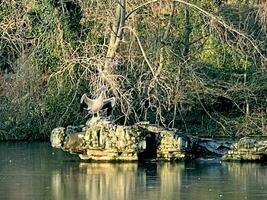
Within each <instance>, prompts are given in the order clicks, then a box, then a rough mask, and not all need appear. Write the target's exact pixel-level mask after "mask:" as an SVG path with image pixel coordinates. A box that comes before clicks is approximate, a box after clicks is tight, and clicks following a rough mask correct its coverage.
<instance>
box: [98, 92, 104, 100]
mask: <svg viewBox="0 0 267 200" xmlns="http://www.w3.org/2000/svg"><path fill="white" fill-rule="evenodd" d="M98 98H99V99H102V100H103V99H104V98H105V92H104V91H101V93H100V95H99V97H98Z"/></svg>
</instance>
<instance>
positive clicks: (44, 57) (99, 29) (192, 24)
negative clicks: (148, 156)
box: [0, 0, 267, 140]
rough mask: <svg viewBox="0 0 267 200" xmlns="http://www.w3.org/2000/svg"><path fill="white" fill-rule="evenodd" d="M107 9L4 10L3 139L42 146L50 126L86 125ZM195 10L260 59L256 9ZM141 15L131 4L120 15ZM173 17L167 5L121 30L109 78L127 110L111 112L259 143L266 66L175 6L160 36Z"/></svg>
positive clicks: (45, 4)
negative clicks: (83, 101) (83, 102)
mask: <svg viewBox="0 0 267 200" xmlns="http://www.w3.org/2000/svg"><path fill="white" fill-rule="evenodd" d="M141 2H143V3H144V2H145V1H141ZM114 3H115V1H92V2H91V1H90V2H88V1H76V0H71V1H59V0H44V1H36V0H35V1H33V0H29V1H25V0H23V1H18V2H16V3H14V2H8V1H5V2H1V4H0V30H1V33H0V58H1V60H0V69H1V73H0V100H1V104H0V116H1V118H0V139H26V140H30V139H47V138H48V136H49V133H50V131H51V130H52V129H53V128H54V127H56V126H66V125H71V124H80V123H81V122H84V119H83V116H82V115H81V113H79V108H78V107H79V98H80V96H81V95H82V94H83V93H84V92H89V91H93V88H94V86H96V85H98V86H99V85H100V84H102V83H103V82H105V81H104V80H102V77H101V74H100V73H99V71H98V70H99V69H100V68H101V67H102V66H103V65H104V64H103V63H104V61H105V55H106V52H107V46H108V43H109V37H110V27H111V23H112V22H113V20H114V19H113V18H114V5H115V4H114ZM193 3H194V4H195V5H197V6H200V7H201V8H204V9H205V10H207V11H208V12H209V13H211V14H216V15H217V17H218V19H220V20H225V21H226V22H227V23H229V24H231V27H233V28H238V30H239V31H240V32H241V33H242V34H245V35H248V38H252V39H251V40H252V41H253V42H254V44H255V45H257V46H258V47H259V50H260V51H261V52H262V54H263V56H265V58H266V51H264V49H266V48H265V47H266V30H265V29H264V27H265V25H264V23H263V22H264V20H263V19H264V18H263V17H262V18H260V12H258V11H259V6H255V5H252V4H249V5H246V4H242V5H241V4H240V5H239V4H227V5H224V6H222V7H219V8H215V7H214V5H213V4H212V2H211V1H207V0H201V1H198V0H196V1H193ZM138 5H140V1H137V0H136V1H135V0H134V1H132V2H131V3H129V5H128V6H129V8H128V7H127V9H129V10H133V9H134V8H135V7H137V6H138ZM16 8H18V9H16ZM185 8H187V9H188V13H189V21H188V24H186V20H187V19H186V13H185V10H186V9H185ZM170 13H171V7H170V5H169V4H168V3H166V2H165V1H164V2H161V3H159V2H158V3H153V4H149V5H147V6H145V7H142V9H140V10H137V11H136V12H135V13H134V14H133V15H132V16H130V17H129V19H128V20H127V22H126V26H127V28H125V30H124V36H123V38H122V41H121V42H120V45H119V48H118V51H117V52H116V53H117V54H116V57H115V64H114V67H113V68H112V70H111V71H112V74H109V75H111V77H116V79H117V81H118V83H119V85H117V86H118V90H117V91H115V92H117V93H116V95H117V97H119V98H121V99H123V100H124V101H120V103H118V104H117V110H116V111H115V113H116V114H117V115H118V120H117V122H121V123H125V121H126V122H127V123H128V124H131V123H134V122H136V121H141V120H149V121H151V122H152V123H158V124H160V125H165V126H169V127H177V128H180V129H182V130H183V131H184V132H187V133H189V134H195V135H206V136H224V135H227V136H242V135H252V134H256V135H264V134H266V128H265V127H266V123H267V122H266V107H267V105H266V103H267V102H266V96H267V83H266V80H267V74H266V71H264V59H263V56H260V55H259V52H257V51H256V50H255V47H253V45H251V42H248V40H246V39H244V37H241V36H240V35H238V34H237V33H236V32H235V33H233V32H232V31H230V30H226V29H225V27H223V26H222V25H221V24H218V23H216V22H215V21H214V20H212V19H210V18H209V17H207V16H204V15H203V14H201V13H200V12H199V11H198V10H196V9H193V8H191V7H186V6H185V5H183V4H178V3H177V5H176V12H175V13H174V16H173V19H171V26H170V29H169V30H168V31H167V32H166V29H167V27H168V23H169V20H170ZM9 21H10V22H12V23H10V26H7V24H8V22H9ZM128 28H130V29H128ZM133 32H134V33H135V34H133ZM166 34H167V38H165V39H166V41H162V39H163V37H164V35H166ZM136 37H138V39H139V40H140V42H141V45H142V48H143V49H144V51H145V54H146V56H147V58H148V61H147V60H145V59H144V53H143V52H141V51H140V44H138V42H137V38H136ZM186 38H187V39H188V41H186ZM186 42H189V44H186ZM186 50H188V52H187V55H185V51H186ZM148 62H149V63H150V65H151V66H152V68H153V70H154V72H155V74H156V75H157V77H153V76H152V74H151V69H150V68H149V66H148ZM6 69H12V70H13V71H14V73H10V71H12V70H9V71H8V70H6ZM154 76H155V75H154ZM108 78H109V77H108ZM106 82H108V81H106ZM91 95H92V94H91ZM92 96H93V95H92ZM121 119H123V120H121Z"/></svg>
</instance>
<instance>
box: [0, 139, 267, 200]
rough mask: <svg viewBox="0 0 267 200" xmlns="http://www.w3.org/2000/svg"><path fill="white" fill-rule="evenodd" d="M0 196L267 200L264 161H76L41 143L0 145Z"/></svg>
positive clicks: (18, 197) (118, 199)
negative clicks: (146, 162)
mask: <svg viewBox="0 0 267 200" xmlns="http://www.w3.org/2000/svg"><path fill="white" fill-rule="evenodd" d="M0 158H1V159H0V199H7V200H8V199H12V200H13V199H15V200H16V199H20V200H24V199H25V200H31V199H38V200H39V199H45V200H47V199H56V200H61V199H62V200H63V199H64V200H68V199H88V200H91V199H92V200H102V199H103V200H104V199H105V200H108V199H114V200H124V199H125V200H131V199H144V200H151V199H153V200H157V199H175V200H187V199H190V200H192V199H211V200H213V199H226V200H228V199H229V200H230V199H231V200H235V199H236V200H241V199H258V198H261V199H267V191H266V188H267V179H266V177H267V164H249V163H248V164H239V163H221V162H219V161H216V160H215V161H214V160H211V161H207V160H199V161H196V162H191V163H158V164H156V163H150V164H137V163H125V164H122V163H121V164H118V163H117V164H115V163H113V164H110V163H80V162H78V160H77V159H76V157H72V156H70V155H68V154H65V153H63V152H61V151H57V150H55V149H52V148H50V147H49V144H47V143H31V144H27V143H0Z"/></svg>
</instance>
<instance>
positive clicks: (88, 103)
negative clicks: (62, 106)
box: [80, 93, 93, 110]
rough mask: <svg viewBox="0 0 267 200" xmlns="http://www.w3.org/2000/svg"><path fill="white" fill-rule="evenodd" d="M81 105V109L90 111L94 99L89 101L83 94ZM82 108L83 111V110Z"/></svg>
mask: <svg viewBox="0 0 267 200" xmlns="http://www.w3.org/2000/svg"><path fill="white" fill-rule="evenodd" d="M80 104H81V107H82V108H86V107H87V109H89V110H90V108H91V107H92V104H93V100H92V99H89V98H88V97H87V95H86V93H85V94H83V96H82V97H81V100H80ZM82 108H81V109H82Z"/></svg>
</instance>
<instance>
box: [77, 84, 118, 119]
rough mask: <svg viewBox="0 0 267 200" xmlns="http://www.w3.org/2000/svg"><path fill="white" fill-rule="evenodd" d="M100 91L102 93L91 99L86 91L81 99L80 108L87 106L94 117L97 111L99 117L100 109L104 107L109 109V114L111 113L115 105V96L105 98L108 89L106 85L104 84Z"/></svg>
mask: <svg viewBox="0 0 267 200" xmlns="http://www.w3.org/2000/svg"><path fill="white" fill-rule="evenodd" d="M98 91H101V93H100V95H99V96H98V97H97V98H96V99H90V98H88V97H87V94H86V93H84V94H83V95H82V97H81V100H80V105H81V106H80V108H81V110H83V109H84V108H85V109H86V110H88V111H89V112H91V113H92V115H93V117H94V114H95V113H96V114H97V116H98V117H99V111H100V110H102V109H107V115H110V114H111V112H112V109H113V107H114V106H115V97H112V98H108V99H105V94H106V91H107V87H106V86H102V87H101V88H100V89H99V90H98ZM86 107H87V108H86Z"/></svg>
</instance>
